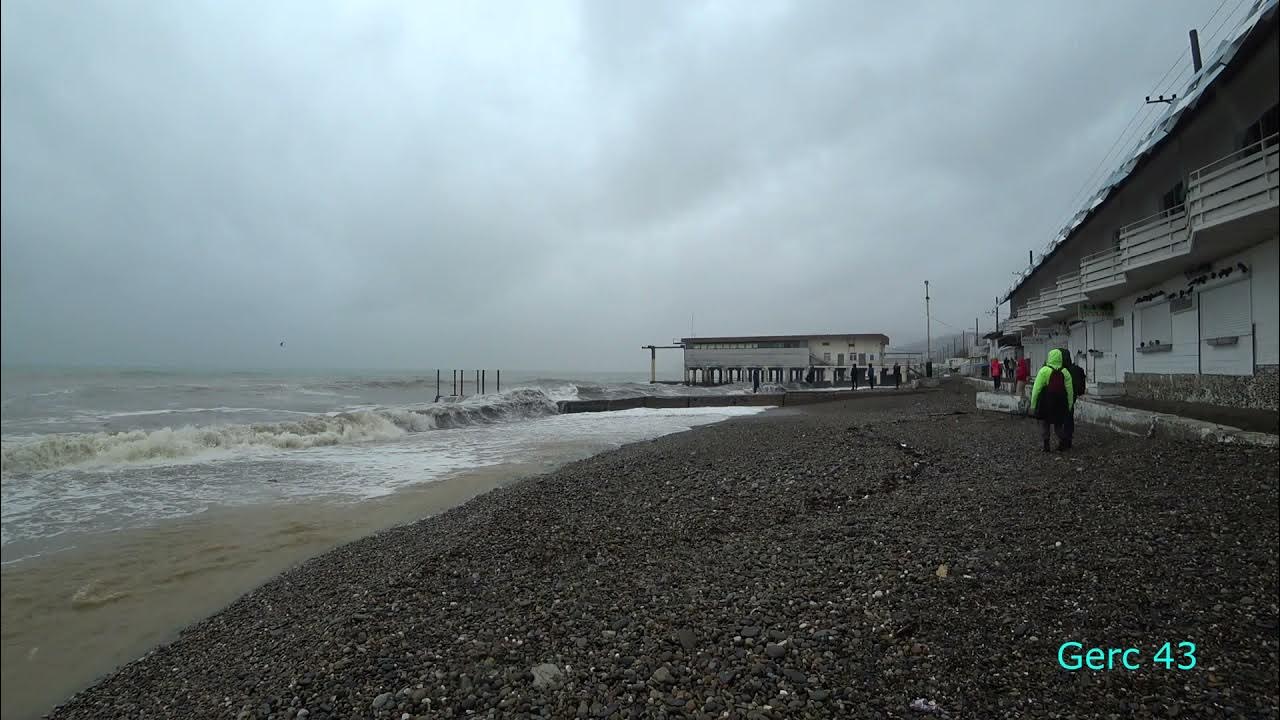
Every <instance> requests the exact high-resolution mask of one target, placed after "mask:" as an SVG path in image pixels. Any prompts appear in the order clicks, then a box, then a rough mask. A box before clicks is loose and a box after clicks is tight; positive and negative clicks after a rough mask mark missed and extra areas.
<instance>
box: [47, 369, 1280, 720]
mask: <svg viewBox="0 0 1280 720" xmlns="http://www.w3.org/2000/svg"><path fill="white" fill-rule="evenodd" d="M972 407H973V395H972V392H969V391H965V390H963V389H961V388H957V387H946V386H944V387H943V388H942V389H939V390H937V391H933V392H930V393H923V394H917V395H904V396H897V397H882V398H881V397H870V398H859V399H857V400H852V401H842V402H836V403H830V404H824V405H814V406H810V407H806V408H803V409H800V410H796V409H787V410H784V411H780V412H776V413H770V414H766V415H762V416H756V417H753V418H749V419H743V420H737V421H732V422H728V423H723V424H718V425H712V426H705V427H701V428H698V429H695V430H693V431H690V432H687V433H681V434H678V435H672V436H667V437H664V438H661V439H659V440H657V441H654V442H645V443H638V444H635V445H630V446H626V447H623V448H620V449H618V450H616V451H612V452H608V453H605V454H603V455H599V456H596V457H593V458H589V459H586V460H583V461H580V462H576V463H573V464H571V465H568V466H565V467H563V468H561V469H559V470H557V471H555V472H552V473H549V474H547V475H544V476H540V477H536V478H531V479H529V480H527V481H524V482H521V483H517V484H515V485H512V486H510V487H506V488H503V489H500V490H495V491H493V492H491V493H488V494H486V495H483V496H481V497H478V498H476V499H474V500H472V501H470V502H468V503H467V504H465V505H463V506H461V507H459V508H456V509H454V510H451V511H448V512H445V513H442V514H441V515H438V516H436V517H433V518H429V519H425V520H422V521H420V522H417V523H414V524H412V525H407V526H404V527H399V528H394V529H391V530H388V531H386V532H383V533H380V534H378V535H375V536H372V537H369V538H365V539H363V540H359V541H357V542H354V543H351V544H349V545H345V546H342V547H339V548H337V549H335V550H333V551H332V552H329V553H326V554H324V555H322V556H320V557H317V558H314V559H312V560H310V561H307V562H305V563H303V564H302V565H300V566H298V567H297V568H295V569H293V570H291V571H289V572H287V573H285V574H284V575H282V576H280V577H278V578H276V579H275V580H273V581H271V582H269V583H267V584H266V585H264V586H262V587H261V588H259V589H257V590H255V591H253V592H251V593H249V594H247V595H245V596H244V597H242V598H241V599H239V600H238V601H236V602H235V603H234V604H233V605H231V606H230V607H228V608H227V609H225V610H223V611H222V612H220V613H218V614H216V615H214V616H212V617H210V618H209V619H207V620H205V621H203V622H200V623H197V624H196V625H194V626H192V627H190V628H188V629H187V630H186V631H184V632H183V633H182V634H181V635H180V636H179V637H178V638H176V639H175V640H174V641H173V642H172V643H170V644H168V645H165V646H162V647H159V648H157V649H156V650H155V651H153V652H152V653H150V654H148V655H147V656H145V657H143V658H141V659H139V660H137V661H135V662H133V663H130V664H129V665H126V666H124V667H122V668H121V669H119V670H118V671H116V672H115V673H113V674H111V675H109V676H108V677H106V678H104V679H103V680H102V681H101V682H99V683H98V684H97V685H95V686H94V687H92V688H89V689H88V690H86V691H84V692H82V693H80V694H78V695H77V696H75V697H73V698H71V699H70V700H69V701H68V702H67V703H66V704H64V705H63V706H61V707H60V708H58V709H57V710H56V711H54V712H53V714H52V716H53V717H55V718H95V719H97V718H136V717H192V718H205V717H208V718H215V717H216V718H225V717H233V718H245V719H246V720H247V719H248V718H272V719H277V718H278V719H284V720H293V719H294V718H307V720H330V719H333V718H342V719H344V720H345V719H346V718H352V717H373V718H378V719H392V720H394V719H395V718H400V719H401V720H403V719H404V718H454V717H477V718H603V719H609V718H672V719H674V718H697V719H703V718H706V719H710V718H724V717H727V718H744V719H745V718H754V719H763V720H772V719H778V718H830V717H873V718H900V717H909V716H912V715H917V714H921V713H929V714H938V715H939V716H941V715H942V714H943V713H942V711H941V709H942V708H946V711H945V713H946V714H947V715H948V716H950V717H956V718H960V717H963V718H986V717H1041V716H1053V717H1059V718H1072V717H1080V718H1084V717H1171V716H1177V715H1181V716H1183V717H1197V718H1199V717H1223V718H1226V717H1275V715H1276V713H1277V711H1278V709H1280V702H1278V700H1277V694H1278V693H1277V687H1276V682H1275V677H1276V673H1277V656H1278V640H1277V627H1278V625H1277V613H1278V608H1277V602H1278V598H1277V584H1278V582H1277V581H1278V578H1280V569H1278V568H1277V550H1276V547H1277V543H1278V542H1280V532H1278V525H1280V520H1278V519H1277V473H1278V471H1277V452H1276V450H1274V449H1260V448H1246V447H1230V446H1226V447H1224V446H1209V445H1197V444H1190V443H1185V442H1171V441H1168V440H1162V439H1150V440H1148V439H1143V438H1134V437H1127V436H1121V435H1117V434H1113V433H1110V432H1108V431H1105V430H1103V429H1101V428H1096V427H1093V426H1089V425H1084V424H1081V425H1079V426H1078V427H1077V436H1076V438H1077V439H1076V443H1075V445H1076V447H1075V449H1074V450H1073V451H1072V454H1071V455H1062V454H1045V453H1041V452H1040V451H1039V448H1038V429H1037V428H1036V427H1035V425H1034V424H1033V423H1031V422H1028V421H1026V420H1025V419H1019V418H1014V417H1009V416H1004V415H986V414H979V413H973V412H964V411H967V410H971V409H972ZM1077 468H1083V469H1084V472H1076V470H1077ZM712 498H714V500H713V499H712ZM1064 541H1065V542H1064ZM1059 543H1060V544H1059ZM942 559H945V560H946V562H945V563H944V562H941V560H942ZM943 580H945V581H943ZM1069 640H1077V641H1080V642H1085V643H1093V644H1103V643H1127V644H1133V645H1135V646H1139V647H1142V648H1143V650H1144V653H1145V657H1147V658H1150V654H1151V653H1153V652H1154V651H1155V649H1156V644H1158V643H1159V642H1164V641H1165V640H1173V641H1175V642H1176V641H1179V640H1188V641H1192V642H1195V643H1196V644H1197V646H1198V647H1199V648H1200V662H1201V663H1202V666H1201V667H1197V668H1196V669H1195V670H1193V671H1187V672H1170V671H1164V670H1162V669H1156V668H1153V667H1150V666H1149V665H1148V666H1145V667H1143V668H1142V669H1141V670H1139V671H1133V672H1127V671H1111V672H1068V671H1066V670H1063V669H1062V668H1061V667H1060V666H1059V664H1058V662H1057V650H1058V647H1059V645H1060V644H1061V643H1063V642H1066V641H1069ZM925 698H928V700H925Z"/></svg>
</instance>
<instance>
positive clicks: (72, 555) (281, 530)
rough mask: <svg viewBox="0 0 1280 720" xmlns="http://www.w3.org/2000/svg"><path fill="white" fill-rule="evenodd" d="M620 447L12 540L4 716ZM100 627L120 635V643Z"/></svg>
mask: <svg viewBox="0 0 1280 720" xmlns="http://www.w3.org/2000/svg"><path fill="white" fill-rule="evenodd" d="M766 412H768V411H766ZM736 417H751V416H736ZM729 419H735V416H730V417H729ZM723 421H724V420H720V421H717V422H723ZM697 422H699V424H701V423H702V420H701V419H698V420H697ZM697 426H698V425H695V426H694V427H697ZM685 431H687V430H684V431H678V432H685ZM639 442H647V440H641V441H639ZM611 447H613V446H612V445H611V444H609V445H606V446H603V447H601V446H600V445H599V440H594V439H593V440H588V439H583V438H576V437H567V438H566V439H565V440H564V441H562V442H560V443H557V446H556V448H555V449H549V448H543V449H541V450H539V451H538V452H537V453H535V454H534V455H531V456H529V457H528V458H526V459H524V460H520V461H508V462H503V463H499V464H495V465H482V466H479V467H473V468H467V469H461V470H456V471H453V472H451V473H449V474H447V475H445V476H443V477H441V478H437V479H433V480H430V481H426V482H421V483H417V484H413V485H409V486H406V487H403V488H400V489H398V490H396V491H395V492H393V493H391V494H389V495H386V496H381V497H375V498H367V499H363V500H349V499H348V500H341V499H331V498H326V497H323V496H317V497H314V498H303V499H297V500H293V501H286V502H276V503H269V504H259V505H241V506H225V505H223V506H216V507H214V508H212V509H210V510H207V511H204V512H200V513H196V514H192V515H186V516H182V517H178V518H172V519H166V520H162V521H160V522H157V523H154V524H151V525H146V526H141V527H134V528H128V529H125V530H116V531H106V532H98V533H92V534H87V535H83V536H79V537H77V538H75V539H74V542H75V543H76V544H75V545H71V546H63V541H62V540H61V539H60V536H55V537H53V538H50V539H49V541H48V542H44V543H43V544H42V543H40V542H36V543H27V542H19V543H15V545H16V546H17V548H16V549H15V548H14V546H9V547H7V548H6V550H7V551H8V552H11V553H18V554H24V555H25V554H26V553H27V552H31V553H32V555H29V556H27V558H26V559H23V560H21V561H20V562H11V563H8V564H6V565H5V566H4V567H3V568H0V573H3V579H4V583H5V592H4V593H3V596H2V602H3V609H4V617H5V623H4V644H3V648H4V653H3V654H4V672H3V675H4V685H5V687H7V688H18V689H17V690H10V691H9V692H6V693H5V696H4V701H3V702H4V707H3V716H4V717H5V718H9V717H39V716H40V715H41V714H43V713H46V712H48V711H49V710H50V708H51V707H53V705H54V703H58V702H65V701H66V700H67V698H68V697H70V696H72V695H73V694H74V693H76V692H79V691H81V690H84V689H85V688H86V687H89V686H90V685H91V684H93V683H94V682H97V681H98V680H100V679H102V678H103V677H106V676H107V675H110V674H111V673H112V672H115V671H116V670H118V669H119V668H120V667H122V666H124V665H126V664H128V663H129V662H130V661H133V660H135V659H137V658H139V657H142V656H145V655H146V654H147V653H149V652H150V651H152V650H153V649H155V648H157V647H159V646H161V645H163V644H165V643H168V642H171V641H172V640H174V639H175V638H177V637H178V636H179V635H180V633H181V631H182V630H183V629H184V628H186V627H188V626H190V625H192V624H195V623H198V622H200V621H202V620H204V619H207V618H208V617H210V616H211V615H214V614H216V613H217V612H219V611H221V610H223V609H225V608H226V607H228V606H229V605H231V604H232V603H233V602H234V601H235V600H236V599H237V598H239V597H240V596H242V595H244V594H246V593H248V592H252V591H253V590H255V589H257V588H259V587H261V586H262V585H264V584H266V583H268V582H270V581H271V580H273V579H275V578H277V577H279V576H280V575H281V574H283V573H286V572H288V571H290V570H291V569H293V568H295V567H297V566H298V565H299V564H301V563H303V562H305V561H306V560H308V559H311V558H313V557H315V556H317V555H321V554H323V553H325V552H328V551H331V550H333V549H334V548H335V547H339V546H341V545H344V544H347V543H350V542H353V541H357V540H361V539H364V538H367V537H372V536H376V535H378V534H380V533H382V532H386V531H388V530H391V529H394V528H396V527H400V526H403V525H406V524H411V523H414V522H416V521H419V520H422V519H425V518H430V517H432V516H434V515H437V514H439V513H441V512H445V511H448V510H450V509H452V508H454V507H457V506H459V505H462V504H465V503H466V502H467V501H468V500H470V499H472V498H474V497H476V496H478V495H483V494H484V493H487V492H489V491H491V490H494V489H496V488H501V487H503V486H506V485H509V484H512V483H518V482H522V481H524V480H527V479H533V478H536V477H537V476H539V475H542V474H545V473H547V472H550V471H553V470H554V469H556V468H558V467H560V466H562V465H564V464H566V463H571V462H575V461H577V460H580V459H583V458H589V457H591V456H593V455H596V454H599V453H600V452H608V450H609V449H610V448H611ZM103 628H118V629H117V630H116V634H115V635H112V634H111V633H109V632H108V631H106V630H103ZM122 638H123V639H122Z"/></svg>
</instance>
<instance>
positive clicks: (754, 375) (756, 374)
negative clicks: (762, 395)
mask: <svg viewBox="0 0 1280 720" xmlns="http://www.w3.org/2000/svg"><path fill="white" fill-rule="evenodd" d="M751 392H753V393H758V392H760V371H759V370H752V371H751Z"/></svg>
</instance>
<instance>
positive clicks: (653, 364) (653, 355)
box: [649, 345, 658, 384]
mask: <svg viewBox="0 0 1280 720" xmlns="http://www.w3.org/2000/svg"><path fill="white" fill-rule="evenodd" d="M656 382H658V348H656V347H654V346H653V345H650V346H649V383H650V384H653V383H656Z"/></svg>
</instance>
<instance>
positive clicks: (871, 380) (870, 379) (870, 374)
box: [867, 363, 876, 390]
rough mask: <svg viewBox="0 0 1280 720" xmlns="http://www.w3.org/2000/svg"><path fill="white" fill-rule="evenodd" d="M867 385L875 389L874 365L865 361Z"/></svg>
mask: <svg viewBox="0 0 1280 720" xmlns="http://www.w3.org/2000/svg"><path fill="white" fill-rule="evenodd" d="M867 387H868V388H869V389H871V390H875V389H876V366H875V365H872V364H871V363H867Z"/></svg>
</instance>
